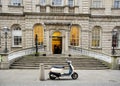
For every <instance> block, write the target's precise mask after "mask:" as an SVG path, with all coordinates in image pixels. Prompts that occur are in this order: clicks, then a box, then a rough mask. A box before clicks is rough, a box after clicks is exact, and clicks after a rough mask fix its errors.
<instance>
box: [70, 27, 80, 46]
mask: <svg viewBox="0 0 120 86" xmlns="http://www.w3.org/2000/svg"><path fill="white" fill-rule="evenodd" d="M70 44H71V45H73V46H79V28H78V26H72V27H71V32H70Z"/></svg>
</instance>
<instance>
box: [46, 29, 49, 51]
mask: <svg viewBox="0 0 120 86" xmlns="http://www.w3.org/2000/svg"><path fill="white" fill-rule="evenodd" d="M49 42H50V41H49V30H46V45H47V46H46V49H47V52H48V51H50V49H49V47H50V46H49V45H50V43H49Z"/></svg>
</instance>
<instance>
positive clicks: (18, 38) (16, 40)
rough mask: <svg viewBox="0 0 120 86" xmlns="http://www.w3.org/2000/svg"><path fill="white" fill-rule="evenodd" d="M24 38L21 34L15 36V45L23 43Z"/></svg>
mask: <svg viewBox="0 0 120 86" xmlns="http://www.w3.org/2000/svg"><path fill="white" fill-rule="evenodd" d="M21 43H22V38H21V36H14V45H21Z"/></svg>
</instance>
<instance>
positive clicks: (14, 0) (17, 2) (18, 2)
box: [10, 0, 23, 6]
mask: <svg viewBox="0 0 120 86" xmlns="http://www.w3.org/2000/svg"><path fill="white" fill-rule="evenodd" d="M22 2H23V1H22V0H10V5H12V6H22Z"/></svg>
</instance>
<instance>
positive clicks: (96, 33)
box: [92, 27, 101, 47]
mask: <svg viewBox="0 0 120 86" xmlns="http://www.w3.org/2000/svg"><path fill="white" fill-rule="evenodd" d="M100 31H101V30H100V29H99V27H95V28H94V29H93V30H92V47H100Z"/></svg>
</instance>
